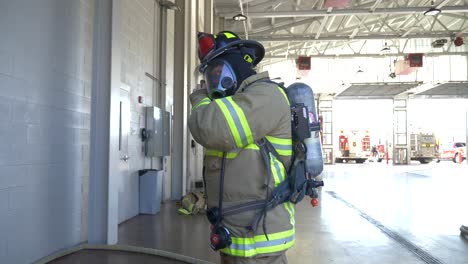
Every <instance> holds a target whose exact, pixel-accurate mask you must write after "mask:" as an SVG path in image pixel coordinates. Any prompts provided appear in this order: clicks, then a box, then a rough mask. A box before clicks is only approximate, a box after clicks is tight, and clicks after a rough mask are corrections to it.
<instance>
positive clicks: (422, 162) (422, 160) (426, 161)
mask: <svg viewBox="0 0 468 264" xmlns="http://www.w3.org/2000/svg"><path fill="white" fill-rule="evenodd" d="M419 162H420V163H421V164H427V163H429V162H431V160H428V159H420V160H419Z"/></svg>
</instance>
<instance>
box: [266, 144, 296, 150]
mask: <svg viewBox="0 0 468 264" xmlns="http://www.w3.org/2000/svg"><path fill="white" fill-rule="evenodd" d="M270 143H271V142H270ZM271 144H272V145H273V147H274V148H275V149H276V150H278V149H279V150H292V146H291V145H280V144H275V143H271Z"/></svg>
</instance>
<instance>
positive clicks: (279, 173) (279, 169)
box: [273, 158, 284, 184]
mask: <svg viewBox="0 0 468 264" xmlns="http://www.w3.org/2000/svg"><path fill="white" fill-rule="evenodd" d="M273 164H275V170H276V175H278V178H279V181H280V182H282V181H283V180H284V179H283V174H282V173H281V168H280V164H279V161H278V159H276V158H275V159H274V160H273ZM280 182H278V184H279V183H280Z"/></svg>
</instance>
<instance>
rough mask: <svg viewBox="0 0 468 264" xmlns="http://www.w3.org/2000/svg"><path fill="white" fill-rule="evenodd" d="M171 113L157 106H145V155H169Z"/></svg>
mask: <svg viewBox="0 0 468 264" xmlns="http://www.w3.org/2000/svg"><path fill="white" fill-rule="evenodd" d="M170 131H171V114H170V113H169V112H167V111H163V110H161V109H160V108H158V107H153V106H151V107H146V133H147V139H146V141H145V156H147V157H161V156H169V155H170V145H171V139H170V134H171V133H170Z"/></svg>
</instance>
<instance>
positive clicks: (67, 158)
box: [0, 0, 94, 263]
mask: <svg viewBox="0 0 468 264" xmlns="http://www.w3.org/2000/svg"><path fill="white" fill-rule="evenodd" d="M93 6H94V3H93V1H91V0H80V1H77V0H63V1H54V0H41V1H26V0H17V1H9V0H0V38H1V40H0V112H1V114H0V262H1V263H30V262H33V261H35V260H37V259H39V258H41V257H44V256H46V255H49V254H51V253H53V252H55V251H58V250H60V249H64V248H68V247H70V246H73V245H76V244H78V243H80V242H81V241H84V240H86V236H87V224H86V221H87V218H86V215H87V197H88V195H87V192H88V187H87V186H88V182H89V149H90V148H89V142H90V138H89V130H90V108H91V98H90V96H91V70H92V69H91V68H92V37H93Z"/></svg>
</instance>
